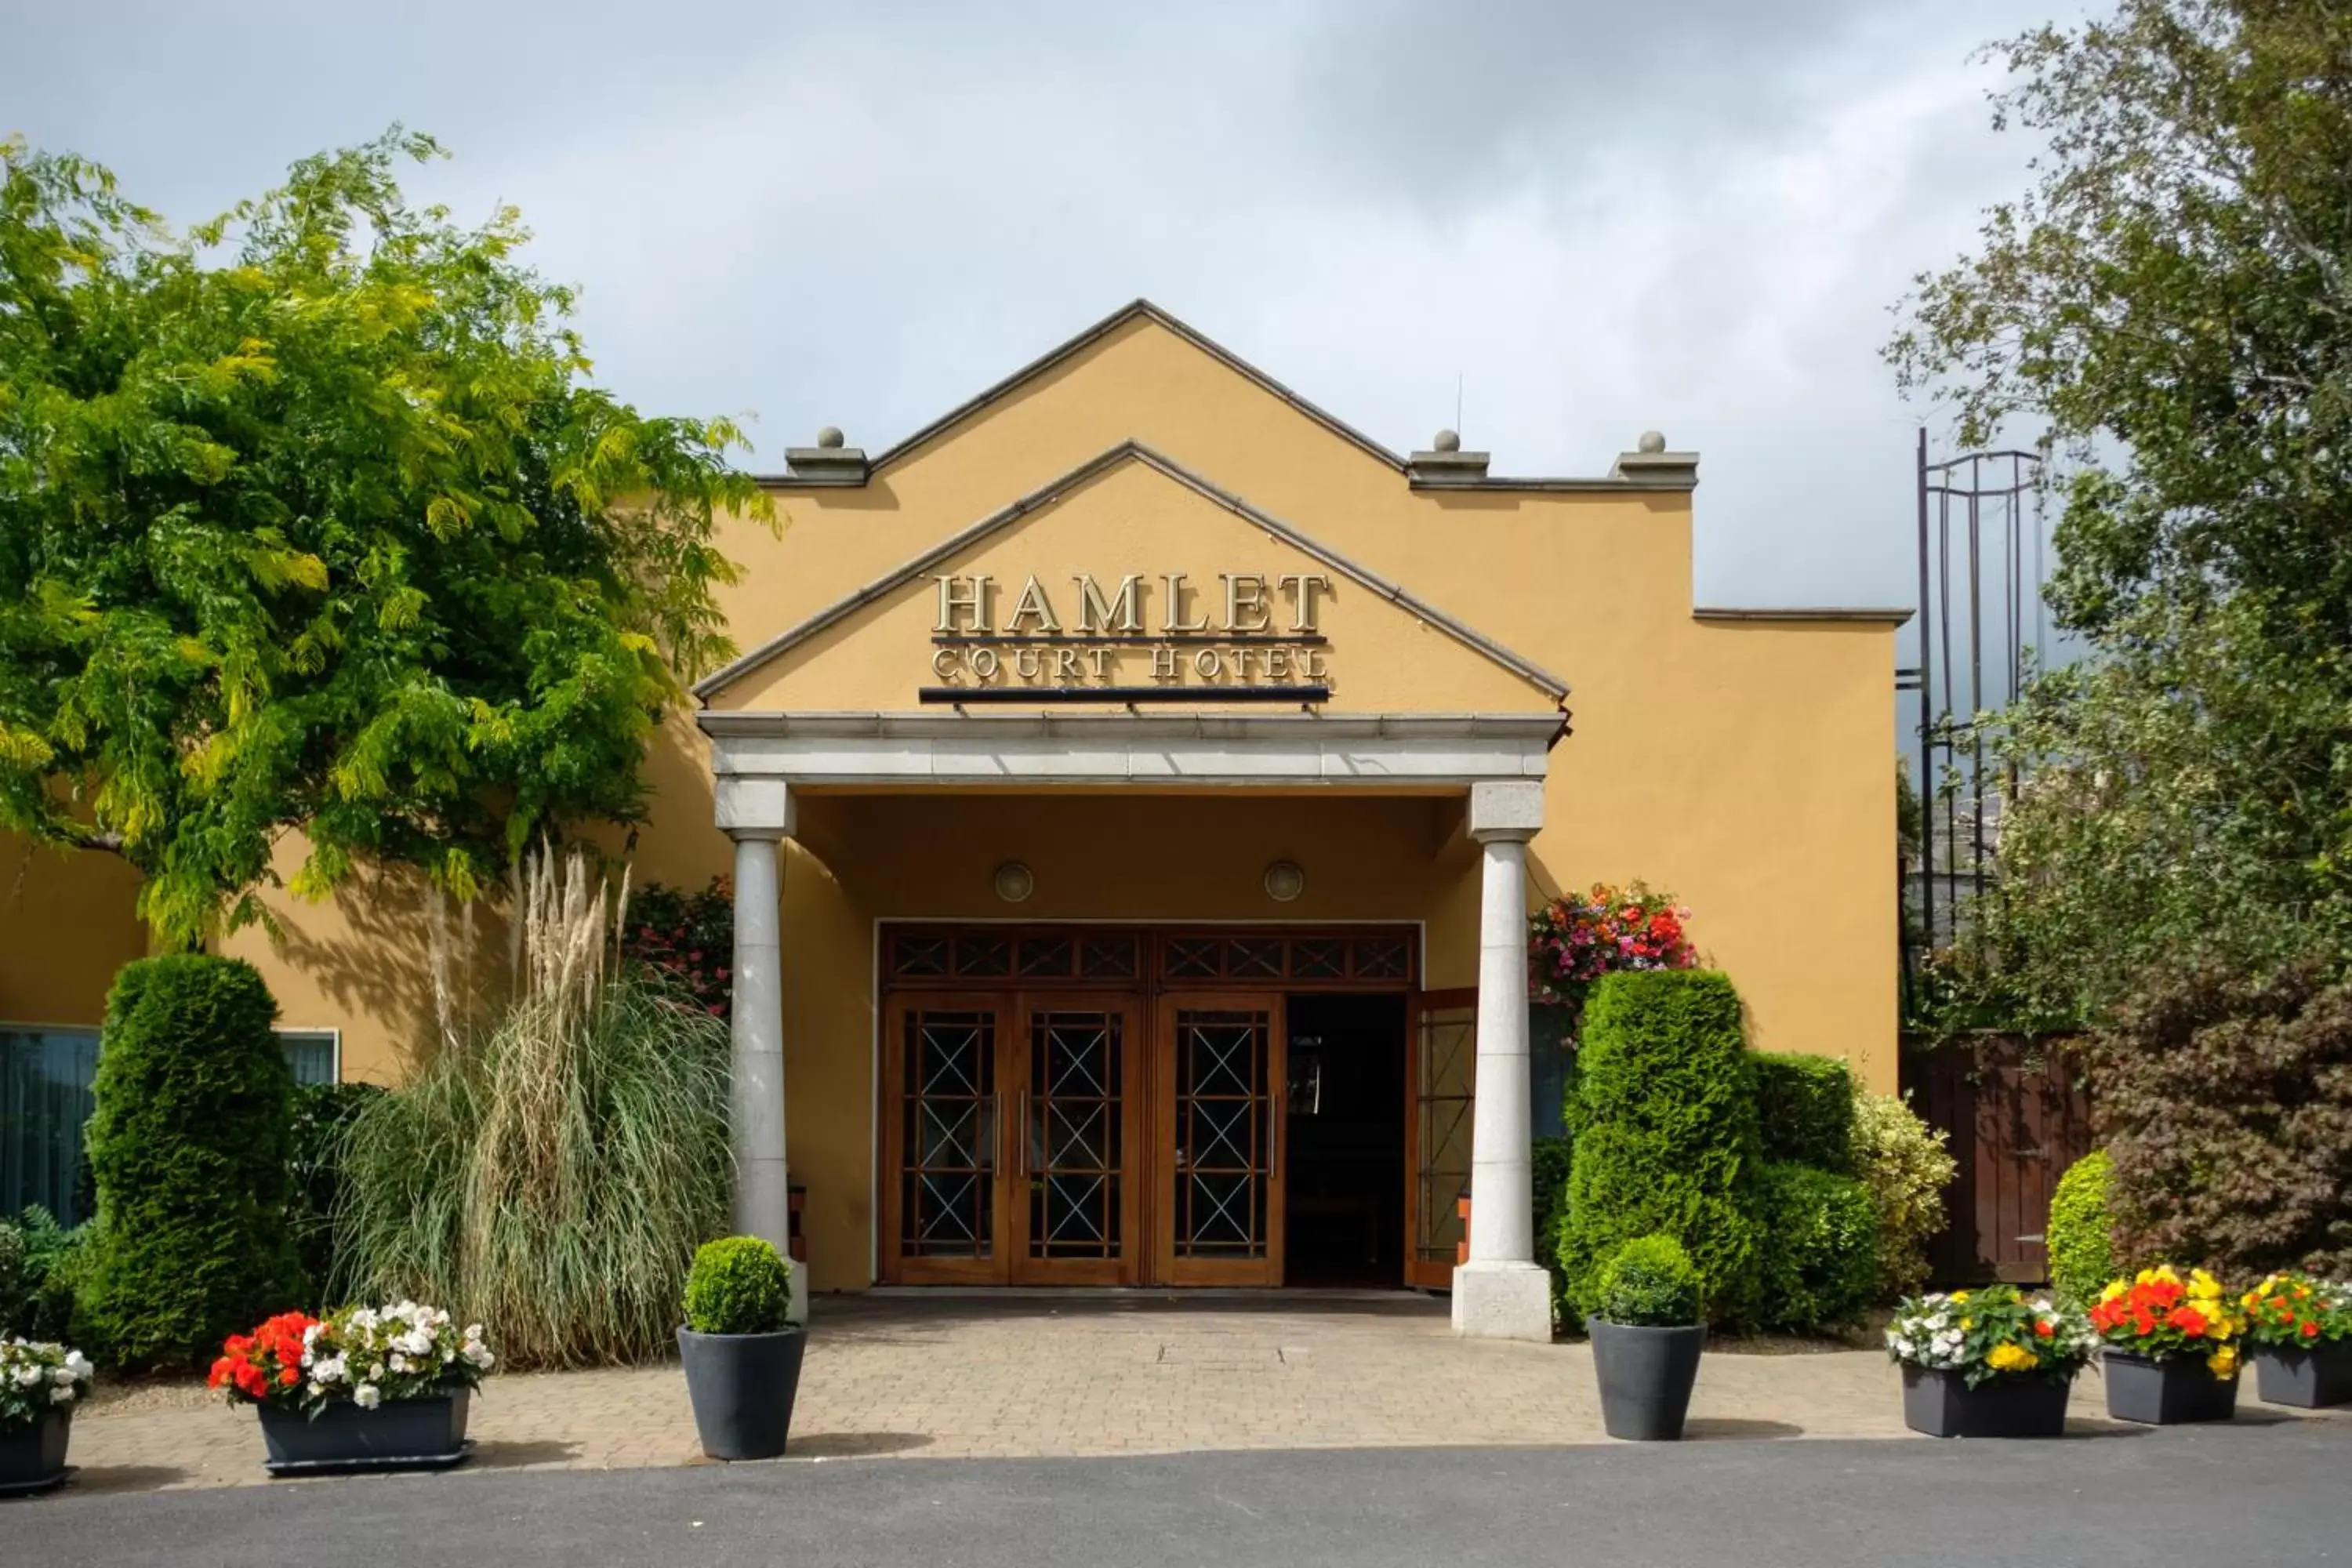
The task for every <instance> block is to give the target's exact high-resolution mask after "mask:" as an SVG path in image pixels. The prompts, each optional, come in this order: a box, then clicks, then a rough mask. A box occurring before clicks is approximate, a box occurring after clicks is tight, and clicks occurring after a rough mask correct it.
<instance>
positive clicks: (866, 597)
mask: <svg viewBox="0 0 2352 1568" xmlns="http://www.w3.org/2000/svg"><path fill="white" fill-rule="evenodd" d="M1129 464H1133V465H1137V466H1139V467H1142V468H1149V469H1150V470H1152V471H1153V472H1155V473H1157V474H1159V475H1160V476H1161V477H1163V478H1165V479H1168V480H1170V481H1171V482H1173V483H1174V484H1176V485H1178V486H1180V487H1181V488H1182V489H1185V490H1188V491H1190V492H1191V493H1192V494H1193V495H1195V496H1197V497H1199V498H1200V499H1201V500H1205V501H1207V502H1209V503H1210V504H1212V505H1213V506H1214V507H1216V508H1219V509H1221V510H1223V511H1225V512H1228V513H1230V514H1232V515H1233V516H1234V517H1235V518H1237V519H1240V520H1241V521H1244V522H1246V523H1248V524H1249V525H1250V526H1251V527H1252V528H1253V529H1255V530H1258V531H1263V532H1264V533H1265V534H1266V535H1268V536H1270V537H1271V538H1273V539H1275V540H1276V541H1279V542H1281V543H1283V544H1286V545H1287V546H1288V547H1290V548H1291V549H1292V550H1295V551H1297V552H1299V553H1300V554H1303V555H1305V556H1307V557H1308V558H1309V559H1311V560H1313V561H1315V562H1317V563H1319V564H1321V565H1322V566H1324V567H1326V568H1328V570H1329V571H1330V572H1331V573H1332V574H1335V576H1337V577H1339V578H1341V579H1344V580H1345V581H1347V582H1348V583H1349V584H1353V585H1354V586H1355V587H1357V588H1359V589H1362V590H1364V591H1366V592H1368V593H1370V595H1373V596H1374V597H1376V598H1378V599H1380V600H1382V601H1385V602H1386V603H1388V604H1390V605H1394V606H1395V607H1396V608H1397V609H1399V610H1401V611H1402V612H1403V613H1405V614H1406V615H1408V616H1412V617H1413V618H1415V619H1416V620H1418V621H1419V622H1421V623H1422V624H1423V625H1424V626H1428V627H1429V628H1431V629H1432V630H1433V631H1435V632H1437V633H1438V634H1440V635H1442V636H1444V637H1446V638H1448V639H1450V640H1451V641H1453V642H1454V643H1455V644H1458V645H1459V646H1460V647H1464V648H1465V649H1468V650H1470V651H1471V652H1473V653H1475V655H1477V656H1478V657H1479V658H1482V659H1484V660H1486V662H1487V663H1489V664H1492V665H1494V666H1496V667H1499V668H1501V669H1503V670H1506V671H1507V672H1508V673H1509V674H1510V675H1512V676H1514V677H1516V678H1517V679H1518V680H1520V681H1522V682H1525V683H1526V684H1527V685H1528V686H1531V687H1533V688H1535V689H1537V690H1538V691H1540V692H1541V693H1542V694H1543V695H1544V696H1545V697H1546V698H1548V699H1549V700H1550V701H1552V702H1554V703H1555V704H1557V703H1559V702H1561V701H1563V700H1565V699H1566V697H1567V695H1568V689H1569V688H1568V683H1567V682H1566V681H1564V680H1562V679H1559V677H1558V676H1556V675H1554V674H1552V673H1551V672H1550V671H1549V670H1547V669H1545V668H1543V667H1542V666H1540V665H1538V664H1537V663H1535V662H1534V661H1533V660H1531V659H1528V658H1525V657H1523V656H1521V655H1519V654H1517V653H1516V652H1514V651H1512V650H1511V649H1510V648H1508V647H1505V646H1504V645H1503V644H1501V643H1499V642H1496V640H1495V639H1493V638H1492V637H1487V636H1486V635H1485V634H1484V633H1482V632H1480V631H1478V630H1477V629H1475V627H1473V626H1469V625H1468V624H1467V623H1465V622H1464V621H1461V620H1459V619H1457V618H1456V617H1454V616H1451V615H1448V614H1447V613H1446V612H1444V611H1443V610H1441V609H1439V608H1437V607H1436V606H1435V605H1432V604H1430V603H1428V602H1427V601H1426V600H1423V599H1422V598H1420V597H1419V596H1417V595H1414V594H1412V592H1411V591H1410V590H1408V589H1407V588H1405V587H1404V586H1403V585H1402V584H1399V583H1396V582H1394V581H1392V580H1391V579H1389V578H1387V577H1384V576H1382V575H1381V574H1379V573H1376V572H1373V571H1371V570H1370V568H1368V567H1366V566H1364V565H1362V564H1360V563H1358V562H1357V561H1355V560H1354V559H1352V558H1351V557H1349V556H1347V555H1344V554H1342V553H1340V552H1339V551H1336V550H1333V549H1331V548H1330V547H1329V546H1328V545H1326V544H1323V543H1322V542H1319V541H1318V540H1316V539H1314V538H1313V537H1311V536H1309V535H1308V534H1307V533H1305V532H1302V531H1300V530H1299V529H1297V527H1295V526H1293V525H1292V524H1290V523H1289V522H1286V521H1284V520H1282V519H1281V518H1278V517H1276V516H1274V515H1273V514H1272V513H1270V512H1267V511H1265V510H1263V509H1261V508H1258V507H1255V506H1252V505H1251V504H1250V503H1249V502H1247V501H1245V500H1242V499H1241V498H1240V497H1239V496H1236V495H1234V494H1232V493H1230V492H1229V491H1226V490H1223V489H1219V488H1218V487H1217V486H1215V485H1213V484H1212V483H1210V482H1209V481H1208V480H1207V479H1203V478H1202V477H1201V476H1200V475H1199V474H1197V473H1194V472H1193V471H1192V469H1190V468H1186V467H1184V466H1183V465H1182V464H1181V463H1178V462H1176V461H1174V460H1173V459H1171V458H1168V457H1166V456H1164V455H1162V454H1160V453H1159V452H1156V451H1154V450H1152V449H1151V448H1150V447H1146V446H1144V445H1142V444H1141V443H1139V442H1136V441H1123V442H1120V443H1119V444H1118V445H1117V446H1115V447H1111V448H1109V449H1108V450H1107V451H1105V452H1103V453H1101V454H1100V455H1098V456H1097V457H1095V458H1090V459H1089V460H1087V462H1085V463H1082V464H1080V465H1079V466H1078V467H1076V468H1073V469H1071V470H1070V471H1069V472H1067V473H1066V474H1063V475H1061V476H1060V477H1059V478H1057V479H1054V480H1052V481H1051V482H1050V483H1048V484H1045V485H1044V486H1041V487H1039V488H1038V489H1034V490H1032V491H1031V492H1030V493H1028V494H1027V495H1024V496H1023V497H1021V498H1020V499H1019V500H1014V501H1013V502H1012V503H1011V504H1009V505H1007V506H1004V507H1003V508H1000V509H999V510H996V511H994V512H992V513H990V514H989V515H988V516H986V517H984V518H982V519H981V520H980V521H977V522H974V523H971V525H969V526H968V527H965V528H963V529H961V530H959V531H956V532H955V533H952V534H950V535H949V536H948V537H947V538H945V539H942V540H940V542H938V543H936V544H934V545H932V546H931V547H930V548H929V549H927V550H925V551H923V552H921V553H920V554H918V555H916V556H915V557H913V558H912V559H911V560H908V561H907V562H906V563H903V564H901V565H900V566H898V568H897V569H896V570H894V571H892V572H890V573H888V574H886V575H884V576H882V577H879V578H877V579H876V580H875V581H873V582H871V583H868V584H866V585H865V586H864V587H862V588H859V589H857V590H856V592H855V593H852V594H849V595H846V596H845V597H843V598H841V599H838V600H836V601H835V602H834V603H833V604H831V605H826V606H825V607H824V609H821V610H819V611H817V612H816V613H815V614H814V615H813V616H808V617H807V618H806V619H804V620H803V621H801V622H800V623H799V624H798V625H796V626H792V627H789V628H788V629H786V630H785V631H783V632H782V633H781V634H779V635H778V636H776V637H772V638H770V639H769V640H768V641H766V642H764V643H762V644H761V645H760V646H759V647H755V648H753V649H751V651H750V652H748V653H746V654H744V655H743V656H742V657H741V658H738V659H736V660H735V661H734V662H733V663H731V664H730V665H728V666H727V667H726V668H723V669H720V670H719V671H717V672H716V673H715V674H712V675H710V676H709V677H708V678H706V679H703V680H702V681H700V682H698V684H697V685H696V687H695V688H694V691H695V695H696V696H697V697H698V698H700V699H702V700H704V701H705V702H706V703H707V702H709V700H711V699H712V698H714V697H715V696H717V695H718V694H719V692H721V691H723V690H725V689H727V688H729V687H730V686H732V685H735V684H736V683H737V682H739V681H740V680H742V679H744V678H745V677H747V676H749V675H751V673H753V672H755V671H757V670H759V669H761V668H762V667H764V666H767V665H769V664H771V663H772V662H773V661H775V660H777V659H778V658H782V657H783V656H784V655H786V654H787V653H789V652H791V651H792V650H793V649H794V648H796V647H801V646H803V644H806V643H807V642H809V641H810V640H811V639H812V638H814V637H819V636H820V635H822V634H824V633H825V632H827V631H828V630H830V629H832V628H834V627H835V626H839V625H840V624H841V623H843V622H844V621H845V620H847V619H848V618H849V617H851V616H855V615H856V614H857V613H858V612H859V611H861V610H863V609H866V607H868V606H871V605H877V604H879V603H880V602H881V601H883V600H884V599H886V598H887V597H888V596H890V595H893V594H896V593H898V591H899V590H902V589H904V588H907V587H908V586H909V585H911V584H914V583H916V582H917V581H918V580H919V579H920V578H923V577H925V576H926V575H929V574H933V573H934V572H935V571H936V570H937V569H938V568H940V567H941V566H943V565H945V564H947V563H950V562H952V561H954V560H956V559H957V558H959V557H961V556H962V555H964V554H966V553H967V552H971V551H972V550H973V549H974V548H976V547H978V546H980V545H981V544H982V543H983V542H986V541H987V540H989V539H990V538H991V537H992V535H995V534H997V533H999V532H1001V531H1003V530H1005V529H1007V528H1010V527H1012V526H1013V524H1014V523H1016V522H1018V521H1020V520H1022V519H1024V518H1026V517H1030V516H1032V515H1034V514H1036V513H1038V512H1040V511H1042V510H1045V509H1046V508H1049V507H1052V506H1054V505H1055V503H1056V502H1058V501H1060V500H1064V499H1065V498H1066V497H1068V496H1070V495H1071V494H1072V493H1073V492H1075V491H1076V490H1078V489H1082V488H1083V487H1086V486H1087V485H1089V484H1091V483H1093V482H1094V481H1095V480H1097V479H1100V478H1102V477H1103V476H1105V475H1107V474H1108V473H1110V472H1111V471H1112V470H1114V469H1117V468H1120V467H1122V466H1124V465H1129Z"/></svg>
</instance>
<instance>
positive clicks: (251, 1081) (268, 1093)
mask: <svg viewBox="0 0 2352 1568" xmlns="http://www.w3.org/2000/svg"><path fill="white" fill-rule="evenodd" d="M277 1016H278V1004H277V1003H276V1002H275V1001H273V1000H271V998H270V995H269V987H268V985H266V984H263V983H262V979H261V976H260V974H259V973H257V972H256V971H255V969H254V968H253V966H252V965H251V964H248V963H240V962H237V961H236V960H233V959H225V958H212V957H207V956H205V955H203V954H200V953H178V954H173V955H170V956H167V957H163V958H143V959H140V960H138V961H136V962H135V963H129V964H126V965H124V966H123V969H122V973H121V974H120V975H118V976H117V977H116V978H115V982H114V989H113V991H112V992H111V993H110V994H109V995H108V997H107V999H106V1024H105V1030H104V1033H103V1034H102V1036H101V1037H100V1046H99V1057H98V1077H97V1081H96V1085H95V1095H96V1099H97V1102H98V1108H97V1110H96V1111H95V1112H93V1113H92V1115H91V1117H90V1119H89V1133H88V1143H89V1159H90V1168H91V1169H92V1171H93V1172H95V1173H96V1175H97V1178H98V1206H99V1224H98V1226H97V1230H96V1234H95V1236H94V1237H93V1238H92V1240H91V1242H90V1244H89V1257H88V1259H87V1262H86V1266H85V1267H86V1272H85V1273H84V1274H83V1276H82V1278H81V1279H80V1281H79V1285H80V1289H79V1297H78V1299H77V1302H76V1309H75V1319H76V1321H75V1324H74V1330H73V1331H74V1333H75V1334H76V1336H77V1337H79V1338H81V1339H83V1340H85V1341H86V1342H89V1343H90V1344H91V1345H92V1346H93V1347H94V1348H95V1349H96V1350H97V1351H98V1352H100V1353H101V1354H103V1355H104V1356H105V1357H106V1358H107V1359H109V1360H110V1361H112V1362H113V1363H115V1364H117V1365H119V1366H123V1367H128V1368H134V1369H142V1368H155V1367H171V1366H186V1365H191V1364H193V1363H194V1362H195V1361H196V1360H197V1359H198V1358H199V1357H201V1356H203V1355H205V1354H208V1353H211V1352H215V1351H217V1350H218V1348H219V1345H220V1342H221V1340H222V1339H223V1338H224V1337H226V1335H229V1334H232V1333H236V1332H237V1331H241V1330H246V1329H250V1328H251V1327H252V1326H253V1325H254V1324H255V1323H257V1322H259V1321H261V1320H262V1319H264V1318H266V1317H268V1316H269V1315H270V1314H271V1313H273V1312H279V1311H284V1310H287V1309H289V1308H291V1307H295V1306H299V1304H300V1302H301V1300H302V1296H303V1293H304V1292H303V1289H302V1266H301V1263H300V1261H299V1258H298V1257H297V1255H296V1252H295V1244H294V1237H293V1233H292V1230H291V1228H290V1227H289V1225H288V1224H287V1201H288V1197H289V1192H290V1188H291V1180H290V1177H289V1171H288V1157H289V1154H290V1153H291V1152H292V1137H293V1134H292V1124H293V1100H294V1077H293V1074H292V1073H291V1072H290V1071H289V1070H288V1068H287V1066H286V1058H285V1055H284V1053H283V1052H282V1051H281V1050H280V1049H279V1047H278V1037H277V1036H276V1035H274V1034H273V1033H271V1032H270V1025H271V1024H272V1023H274V1022H275V1021H276V1019H277Z"/></svg>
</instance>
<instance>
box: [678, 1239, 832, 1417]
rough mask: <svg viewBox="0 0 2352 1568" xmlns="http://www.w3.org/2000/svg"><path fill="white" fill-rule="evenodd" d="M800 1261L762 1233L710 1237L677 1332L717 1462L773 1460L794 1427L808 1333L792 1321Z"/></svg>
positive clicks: (698, 1256) (699, 1255)
mask: <svg viewBox="0 0 2352 1568" xmlns="http://www.w3.org/2000/svg"><path fill="white" fill-rule="evenodd" d="M792 1304H793V1266H792V1264H791V1262H790V1261H789V1260H787V1259H786V1258H783V1257H782V1255H781V1254H779V1253H778V1252H777V1251H776V1249H775V1247H773V1246H772V1245H770V1244H769V1243H768V1242H766V1241H764V1240H762V1239H761V1238H760V1237H756V1236H730V1237H722V1238H721V1239H719V1240H718V1241H709V1242H705V1243H704V1244H703V1245H702V1246H701V1247H700V1248H699V1249H698V1250H697V1251H696V1253H695V1255H694V1268H692V1270H691V1271H689V1272H688V1275H687V1279H686V1323H685V1326H683V1327H682V1328H680V1329H679V1330H678V1331H677V1353H678V1359H679V1360H680V1361H682V1362H684V1363H686V1392H687V1395H688V1398H690V1399H691V1400H692V1401H693V1402H694V1429H695V1431H696V1433H697V1434H698V1436H700V1437H701V1439H702V1451H703V1452H704V1453H705V1454H708V1455H709V1457H710V1458H714V1459H772V1458H775V1457H776V1456H777V1455H779V1454H782V1452H783V1451H784V1441H785V1439H786V1437H788V1436H790V1434H791V1431H792V1425H793V1396H794V1395H795V1394H797V1393H798V1392H799V1391H800V1384H801V1354H802V1352H803V1349H804V1348H805V1347H806V1344H807V1341H808V1336H807V1333H806V1331H803V1329H801V1328H800V1327H799V1326H797V1325H796V1324H794V1323H793V1321H792V1319H791V1313H792Z"/></svg>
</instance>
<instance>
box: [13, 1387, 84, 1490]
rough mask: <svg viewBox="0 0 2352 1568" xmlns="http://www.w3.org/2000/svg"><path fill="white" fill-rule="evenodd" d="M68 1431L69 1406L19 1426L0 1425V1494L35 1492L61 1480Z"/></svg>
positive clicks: (71, 1418)
mask: <svg viewBox="0 0 2352 1568" xmlns="http://www.w3.org/2000/svg"><path fill="white" fill-rule="evenodd" d="M72 1432H73V1409H72V1407H71V1406H70V1405H68V1406H64V1407H61V1408H58V1409H56V1410H50V1411H47V1412H45V1413H44V1414H43V1415H41V1416H40V1417H39V1418H38V1419H37V1420H33V1421H28V1422H26V1423H25V1424H24V1425H23V1426H9V1427H5V1428H0V1496H5V1495H7V1494H9V1493H11V1492H37V1491H39V1490H41V1489H44V1488H46V1487H53V1486H56V1485H57V1484H58V1482H59V1481H61V1480H64V1479H66V1439H67V1438H68V1436H71V1434H72Z"/></svg>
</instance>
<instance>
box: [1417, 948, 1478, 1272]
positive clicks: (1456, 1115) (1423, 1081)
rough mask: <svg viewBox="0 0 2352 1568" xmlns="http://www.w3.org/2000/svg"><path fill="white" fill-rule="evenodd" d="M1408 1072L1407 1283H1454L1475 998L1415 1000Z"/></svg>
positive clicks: (1469, 994) (1474, 1067)
mask: <svg viewBox="0 0 2352 1568" xmlns="http://www.w3.org/2000/svg"><path fill="white" fill-rule="evenodd" d="M1418 1003H1419V1005H1418V1008H1417V1012H1418V1016H1417V1018H1416V1020H1415V1026H1414V1029H1413V1042H1412V1048H1413V1068H1412V1089H1413V1102H1412V1158H1413V1182H1412V1257H1410V1258H1407V1259H1406V1265H1407V1268H1409V1269H1410V1270H1411V1272H1412V1282H1413V1283H1414V1284H1416V1285H1419V1286H1422V1287H1423V1288H1425V1289H1438V1290H1443V1289H1450V1288H1451V1287H1452V1286H1453V1283H1454V1256H1455V1253H1456V1252H1457V1250H1458V1249H1459V1247H1460V1244H1461V1243H1462V1242H1464V1241H1465V1240H1467V1239H1468V1237H1467V1235H1466V1233H1465V1231H1464V1230H1463V1227H1462V1215H1461V1210H1460V1207H1459V1200H1461V1199H1463V1198H1465V1197H1467V1196H1469V1194H1470V1132H1471V1112H1472V1107H1473V1105H1474V1103H1475V1101H1474V1098H1473V1091H1474V1090H1475V1088H1476V1079H1477V1071H1478V993H1477V992H1476V991H1475V990H1463V991H1432V992H1428V993H1425V994H1423V995H1422V996H1421V997H1420V998H1419V999H1418Z"/></svg>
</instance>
